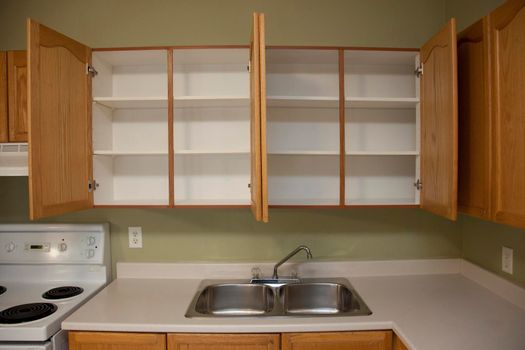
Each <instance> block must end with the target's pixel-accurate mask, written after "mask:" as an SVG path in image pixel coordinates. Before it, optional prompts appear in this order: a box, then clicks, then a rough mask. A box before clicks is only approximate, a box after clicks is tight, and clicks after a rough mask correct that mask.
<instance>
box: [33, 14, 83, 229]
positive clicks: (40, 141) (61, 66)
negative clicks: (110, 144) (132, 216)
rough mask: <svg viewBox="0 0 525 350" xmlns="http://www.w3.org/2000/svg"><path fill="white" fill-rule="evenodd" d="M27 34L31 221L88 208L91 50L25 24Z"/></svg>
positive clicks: (60, 36) (38, 27) (45, 28)
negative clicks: (88, 71)
mask: <svg viewBox="0 0 525 350" xmlns="http://www.w3.org/2000/svg"><path fill="white" fill-rule="evenodd" d="M27 30H28V48H29V56H28V57H29V62H28V73H29V74H28V85H29V87H30V89H29V96H28V101H29V110H28V116H29V209H30V213H29V216H30V218H31V219H32V220H33V219H38V218H42V217H46V216H51V215H58V214H63V213H66V212H70V211H76V210H81V209H86V208H91V207H92V206H93V195H92V193H91V192H90V191H89V190H88V188H89V187H88V186H89V183H90V180H91V178H92V161H91V78H90V76H89V75H88V74H87V65H88V64H89V63H90V60H91V49H90V48H88V47H87V46H84V45H82V44H80V43H78V42H76V41H74V40H72V39H70V38H68V37H66V36H64V35H62V34H60V33H58V32H55V31H53V30H52V29H49V28H47V27H45V26H43V25H41V24H39V23H37V22H35V21H32V20H30V19H29V20H28V26H27Z"/></svg>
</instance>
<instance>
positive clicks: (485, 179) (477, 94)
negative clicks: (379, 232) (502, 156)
mask: <svg viewBox="0 0 525 350" xmlns="http://www.w3.org/2000/svg"><path fill="white" fill-rule="evenodd" d="M457 45H458V85H459V88H458V103H459V105H458V107H459V118H458V122H459V159H458V207H459V210H460V211H461V212H463V213H466V214H469V215H473V216H477V217H480V218H484V219H489V218H490V193H491V186H490V175H491V174H490V167H491V165H490V163H491V159H490V157H491V134H490V132H491V123H490V110H489V108H490V98H489V97H490V96H489V89H490V74H489V73H490V72H489V47H490V43H489V37H488V20H487V18H484V19H482V20H479V21H478V22H476V23H474V24H473V25H472V26H470V27H469V28H467V29H466V30H464V31H463V32H461V33H460V34H459V35H458V44H457Z"/></svg>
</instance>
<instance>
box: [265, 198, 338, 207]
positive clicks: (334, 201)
mask: <svg viewBox="0 0 525 350" xmlns="http://www.w3.org/2000/svg"><path fill="white" fill-rule="evenodd" d="M268 205H339V198H331V199H326V198H322V199H320V198H284V199H278V200H274V201H270V202H269V203H268Z"/></svg>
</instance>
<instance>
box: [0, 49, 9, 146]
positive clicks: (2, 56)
mask: <svg viewBox="0 0 525 350" xmlns="http://www.w3.org/2000/svg"><path fill="white" fill-rule="evenodd" d="M8 135H9V132H8V129H7V53H6V52H3V51H0V142H7V141H8V139H9V136H8Z"/></svg>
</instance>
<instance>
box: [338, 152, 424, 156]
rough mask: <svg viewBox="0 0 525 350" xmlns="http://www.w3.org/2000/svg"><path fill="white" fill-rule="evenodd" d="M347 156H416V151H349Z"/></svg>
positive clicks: (417, 153)
mask: <svg viewBox="0 0 525 350" xmlns="http://www.w3.org/2000/svg"><path fill="white" fill-rule="evenodd" d="M346 155H347V156H418V155H419V152H418V151H349V152H346Z"/></svg>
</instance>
